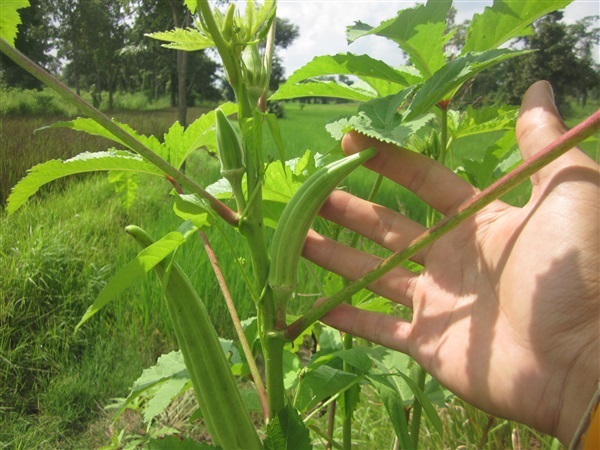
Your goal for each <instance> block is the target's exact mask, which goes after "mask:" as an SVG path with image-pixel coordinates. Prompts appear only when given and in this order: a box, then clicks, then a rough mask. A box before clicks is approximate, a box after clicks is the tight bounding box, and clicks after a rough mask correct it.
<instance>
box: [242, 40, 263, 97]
mask: <svg viewBox="0 0 600 450" xmlns="http://www.w3.org/2000/svg"><path fill="white" fill-rule="evenodd" d="M242 63H243V71H244V78H245V80H246V86H247V88H248V93H249V94H250V96H251V97H252V98H253V99H254V100H255V101H256V100H258V99H259V98H260V96H261V95H262V94H263V92H264V91H265V90H266V89H267V87H268V85H269V74H268V73H267V68H266V67H265V64H264V61H263V58H262V57H261V55H260V52H259V51H258V46H257V45H256V44H251V45H247V46H246V48H245V49H244V52H243V53H242Z"/></svg>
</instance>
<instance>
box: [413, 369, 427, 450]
mask: <svg viewBox="0 0 600 450" xmlns="http://www.w3.org/2000/svg"><path fill="white" fill-rule="evenodd" d="M426 376H427V372H425V369H423V368H422V367H421V366H420V365H419V366H418V367H417V379H416V384H417V387H418V388H419V389H420V390H421V391H424V390H425V378H426ZM422 413H423V405H421V403H420V402H419V400H418V399H417V396H416V395H415V399H414V400H413V407H412V416H411V418H410V437H411V438H412V441H413V444H414V446H415V448H419V432H420V431H421V416H422Z"/></svg>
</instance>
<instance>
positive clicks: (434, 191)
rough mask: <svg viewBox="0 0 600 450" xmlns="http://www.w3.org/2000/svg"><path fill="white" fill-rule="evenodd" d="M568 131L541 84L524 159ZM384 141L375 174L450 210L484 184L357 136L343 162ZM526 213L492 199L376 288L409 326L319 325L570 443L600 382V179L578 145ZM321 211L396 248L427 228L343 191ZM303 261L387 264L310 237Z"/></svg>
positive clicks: (340, 265) (382, 319)
mask: <svg viewBox="0 0 600 450" xmlns="http://www.w3.org/2000/svg"><path fill="white" fill-rule="evenodd" d="M563 132H564V127H563V125H562V121H561V120H560V117H559V116H558V114H557V112H556V109H555V108H554V104H553V100H552V93H551V90H550V87H549V85H548V84H547V83H545V82H540V83H536V84H535V85H534V86H532V87H531V88H530V89H529V91H528V92H527V94H526V95H525V98H524V100H523V105H522V108H521V113H520V117H519V120H518V123H517V137H518V142H519V146H520V149H521V153H522V154H523V157H524V158H525V159H526V158H528V157H529V156H531V155H532V154H534V153H535V152H537V151H539V150H540V149H541V148H543V147H544V146H545V145H546V144H549V143H550V142H551V141H553V140H554V139H556V138H557V137H558V136H560V134H562V133H563ZM371 146H375V147H376V148H377V149H378V154H377V155H376V156H375V157H374V158H373V159H372V160H370V161H369V162H368V163H367V164H365V165H366V166H367V167H369V168H371V169H372V170H375V171H377V172H380V173H382V174H383V175H385V176H386V177H388V178H390V179H392V180H393V181H395V182H397V183H398V184H400V185H403V186H405V187H407V188H408V189H410V190H412V191H413V192H415V193H416V194H417V195H418V196H419V197H421V198H422V199H423V200H424V201H426V202H427V203H428V204H430V205H431V206H432V207H434V208H435V209H437V210H438V211H440V212H441V213H443V214H445V215H449V214H452V213H453V212H454V211H455V210H456V208H457V207H458V206H459V205H460V204H461V203H463V202H464V201H465V200H467V199H468V198H470V197H471V196H472V195H473V194H474V193H475V189H474V188H473V187H472V186H470V185H469V184H468V183H466V182H465V181H464V180H462V179H461V178H460V177H458V176H457V175H455V174H454V173H452V172H451V171H449V170H448V169H446V168H444V167H443V166H441V165H438V164H437V163H435V162H434V161H432V160H430V159H428V158H426V157H423V156H422V155H419V154H416V153H412V152H409V151H407V150H404V149H399V148H397V147H394V146H391V145H388V144H383V143H380V142H377V141H374V140H372V139H369V138H366V137H364V136H361V135H358V134H356V133H352V134H349V135H347V136H346V137H345V139H344V141H343V148H344V151H345V152H346V153H354V152H356V151H360V150H362V149H364V148H367V147H371ZM532 183H533V193H532V197H531V199H530V201H529V203H528V204H527V205H526V206H525V207H523V208H515V207H511V206H509V205H506V204H505V203H502V202H500V201H496V202H494V203H492V204H491V205H489V206H488V207H486V208H485V209H484V210H482V211H481V212H479V213H478V214H477V215H476V216H475V217H473V218H472V219H470V220H469V221H467V222H466V223H464V224H462V225H461V226H459V227H458V228H457V229H455V230H454V231H452V232H450V233H449V234H448V235H446V236H444V237H442V238H441V239H439V240H438V241H436V242H435V243H434V244H433V245H431V246H430V247H428V248H427V249H426V250H424V251H423V252H422V253H420V254H417V255H416V256H415V258H414V260H415V261H417V262H419V263H421V264H422V265H423V266H424V270H423V272H422V273H421V274H414V273H412V272H410V271H408V270H405V269H402V268H397V269H394V270H393V271H392V272H390V273H388V274H387V275H386V276H384V277H382V278H381V279H379V280H378V281H377V282H375V283H373V284H372V285H371V286H370V289H372V290H373V291H375V292H377V293H379V294H380V295H383V296H385V297H387V298H390V299H391V300H394V301H396V302H398V303H401V304H404V305H406V306H409V307H411V308H412V309H413V317H412V320H411V321H405V320H401V319H399V318H397V317H393V316H388V315H384V314H379V313H372V312H366V311H361V310H358V309H356V308H353V307H351V306H349V305H342V306H340V307H338V308H336V309H334V310H333V311H331V312H330V313H329V314H327V315H326V316H325V317H324V318H323V321H324V322H326V323H328V324H330V325H332V326H334V327H336V328H339V329H341V330H343V331H346V332H349V333H351V334H354V335H357V336H361V337H364V338H366V339H369V340H371V341H373V342H377V343H380V344H382V345H385V346H388V347H390V348H394V349H397V350H399V351H402V352H405V353H408V354H410V355H411V356H413V357H414V358H415V359H416V360H417V361H418V362H419V363H420V364H421V365H423V367H424V368H425V369H426V370H427V371H428V372H430V373H431V374H432V375H433V376H435V377H436V378H437V379H438V380H439V381H440V382H442V383H443V384H445V385H446V386H447V387H448V388H449V389H451V390H452V391H454V392H455V393H456V394H457V395H459V396H461V397H462V398H464V399H466V400H467V401H470V402H472V403H473V404H475V405H477V406H479V407H480V408H482V409H484V410H486V411H488V412H490V413H492V414H496V415H499V416H502V417H506V418H510V419H514V420H518V421H521V422H523V423H527V424H529V425H532V426H534V427H536V428H538V429H539V430H541V431H544V432H547V433H551V434H553V435H555V436H557V437H559V438H560V439H561V440H562V441H563V442H568V440H569V439H570V438H571V436H572V435H573V433H574V432H575V428H576V427H577V424H578V422H579V420H580V418H581V416H582V415H583V413H584V410H585V407H586V406H587V403H588V402H589V400H590V399H591V397H592V395H593V392H594V391H595V389H596V387H597V383H598V376H599V374H600V348H599V340H598V328H599V318H600V308H599V306H600V292H599V285H598V274H599V273H600V262H599V261H600V258H599V252H598V250H599V236H600V230H599V220H598V219H599V217H600V208H599V197H600V186H599V170H598V166H597V165H596V164H595V163H594V162H593V161H592V160H590V159H589V158H588V157H587V156H585V155H584V154H583V153H582V152H580V151H579V150H577V149H573V150H571V151H569V152H568V153H567V154H565V155H563V156H562V157H561V158H559V159H558V160H556V161H555V162H553V163H552V164H550V165H549V166H547V167H546V168H544V169H542V170H541V171H540V172H538V173H537V174H536V175H535V176H534V177H533V178H532ZM322 215H323V216H324V217H325V218H327V219H330V220H333V221H335V222H338V223H339V224H341V225H343V226H346V227H347V228H349V229H352V230H353V231H356V232H358V233H360V234H362V235H364V236H365V237H367V238H369V239H371V240H373V241H374V242H377V243H379V244H380V245H382V246H383V247H385V248H387V249H389V250H392V251H397V250H400V249H402V248H404V247H405V246H406V245H407V244H408V242H410V241H411V240H412V239H414V238H415V237H416V236H418V235H419V234H420V233H421V232H423V231H424V230H425V229H424V227H423V226H421V225H419V224H417V223H415V222H413V221H411V220H410V219H408V218H406V217H404V216H402V215H401V214H399V213H397V212H394V211H391V210H389V209H386V208H384V207H381V206H379V205H375V204H372V203H369V202H366V201H364V200H361V199H358V198H356V197H353V196H351V195H350V194H347V193H344V192H336V193H334V194H333V195H332V196H331V198H330V199H329V200H328V202H327V203H326V204H325V206H324V207H323V209H322ZM304 255H305V257H307V258H308V259H310V260H312V261H314V262H316V263H317V264H319V265H321V266H323V267H325V268H327V269H329V270H332V271H334V272H337V273H339V274H340V275H343V276H345V277H348V278H351V279H355V278H358V277H360V276H361V275H362V274H363V273H364V272H366V271H367V270H368V269H370V268H371V267H373V266H374V265H376V264H377V263H378V262H379V261H380V260H379V259H378V258H377V257H375V256H372V255H367V254H364V253H362V252H360V251H358V250H355V249H351V248H349V247H345V246H343V245H341V244H339V243H337V242H334V241H331V240H329V239H327V238H324V237H322V236H319V235H317V234H316V233H311V234H310V235H309V237H308V239H307V242H306V246H305V251H304Z"/></svg>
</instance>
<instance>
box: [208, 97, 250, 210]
mask: <svg viewBox="0 0 600 450" xmlns="http://www.w3.org/2000/svg"><path fill="white" fill-rule="evenodd" d="M215 117H216V124H217V125H216V129H217V151H218V153H219V159H220V161H221V175H223V177H224V178H225V179H226V180H227V181H228V182H229V184H230V185H231V189H232V190H233V195H234V197H235V199H236V201H237V202H238V209H243V208H244V199H243V192H242V179H243V177H244V173H245V172H246V167H245V165H244V148H243V146H242V143H241V141H240V138H239V136H238V134H237V131H236V130H235V128H233V125H232V124H231V122H230V121H229V119H228V118H227V117H226V116H225V114H224V113H223V111H221V110H220V109H217V110H216V111H215Z"/></svg>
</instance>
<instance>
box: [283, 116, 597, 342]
mask: <svg viewBox="0 0 600 450" xmlns="http://www.w3.org/2000/svg"><path fill="white" fill-rule="evenodd" d="M599 129H600V111H597V112H595V113H594V114H592V115H591V116H590V117H588V118H587V119H586V120H584V121H583V122H581V123H580V124H579V125H577V126H576V127H574V128H573V129H571V130H569V131H567V132H566V133H565V134H563V135H562V136H561V137H559V138H558V139H556V140H555V141H554V142H552V143H551V144H549V145H548V146H546V147H545V148H543V149H542V150H541V151H539V152H538V153H537V154H536V155H534V156H533V157H532V158H531V159H529V160H528V161H526V162H524V163H523V164H522V165H520V166H519V167H517V168H516V169H514V170H513V171H512V172H510V173H509V174H507V175H505V176H503V177H502V178H500V179H499V180H498V181H496V182H495V183H493V184H492V185H491V186H489V187H488V188H486V189H484V190H483V191H481V192H479V193H478V194H476V195H475V196H473V197H472V198H471V199H470V200H467V201H466V202H465V203H464V204H463V205H462V206H461V207H460V208H459V209H458V211H457V212H456V213H455V214H453V215H452V216H448V217H446V218H445V219H443V220H441V221H440V222H438V223H437V224H436V225H435V226H433V227H432V228H430V229H429V230H427V231H425V232H424V233H422V234H421V235H420V236H418V237H417V238H416V239H414V240H413V241H412V242H410V243H409V245H408V246H407V247H406V248H405V249H403V250H400V251H398V252H396V253H394V254H393V255H391V256H390V257H388V258H387V259H385V260H384V261H382V262H381V263H380V264H379V265H377V266H376V267H375V268H373V269H372V270H370V271H369V272H367V273H366V274H365V275H364V276H363V277H361V278H360V279H358V280H356V281H355V282H353V283H352V284H350V285H349V286H347V287H346V288H344V289H342V290H341V291H339V292H338V293H336V294H335V295H333V296H332V297H330V298H329V299H328V300H327V301H325V302H323V303H321V304H320V305H318V306H316V307H315V308H313V309H312V310H311V311H309V312H308V313H306V314H305V315H304V316H302V317H300V318H299V319H298V320H296V321H295V322H294V323H292V324H291V325H290V326H288V327H287V328H286V330H285V334H284V335H285V338H286V339H287V340H294V339H295V338H297V337H298V336H300V334H301V333H302V332H303V331H304V330H306V329H307V328H308V327H309V326H310V325H312V324H313V323H314V322H316V321H317V320H319V319H320V318H321V317H323V316H324V315H325V314H327V313H328V312H329V311H331V310H332V309H333V308H335V307H336V306H338V305H340V304H342V303H343V302H344V301H345V300H346V299H347V298H349V297H350V296H352V295H354V294H356V293H357V292H358V291H360V290H361V289H363V288H365V287H367V286H368V285H369V284H371V283H372V282H373V281H375V280H377V279H378V278H380V277H382V276H383V275H385V274H386V273H387V272H389V271H390V270H392V269H393V268H394V267H397V266H398V265H400V264H402V263H403V262H405V261H407V260H408V259H409V258H411V257H412V256H414V255H415V254H417V253H418V252H419V251H421V250H423V249H424V248H425V247H427V246H429V245H431V244H432V243H433V242H435V241H436V240H437V239H439V238H440V237H442V236H444V235H445V234H447V233H448V232H450V231H452V230H453V229H455V228H456V227H457V226H458V225H460V224H462V223H463V222H465V221H466V220H467V219H469V218H470V217H472V216H473V215H474V214H475V213H477V212H478V211H480V210H481V209H483V208H484V207H486V206H487V205H489V204H490V203H492V202H493V201H494V200H497V199H498V198H500V197H501V196H503V195H504V194H506V193H507V192H508V191H510V190H511V189H513V188H514V187H515V186H517V185H519V184H520V183H522V182H523V181H525V180H527V179H528V178H529V177H531V176H532V175H533V174H534V173H536V172H537V171H538V170H540V169H541V168H542V167H544V166H546V165H547V164H549V163H550V162H552V161H554V160H555V159H556V158H558V157H559V156H561V155H562V154H563V153H565V152H567V151H568V150H570V149H571V148H573V147H575V146H576V145H577V144H579V143H580V142H581V141H583V140H584V139H586V138H588V137H590V136H591V135H593V134H594V133H595V132H597V131H598V130H599Z"/></svg>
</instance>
